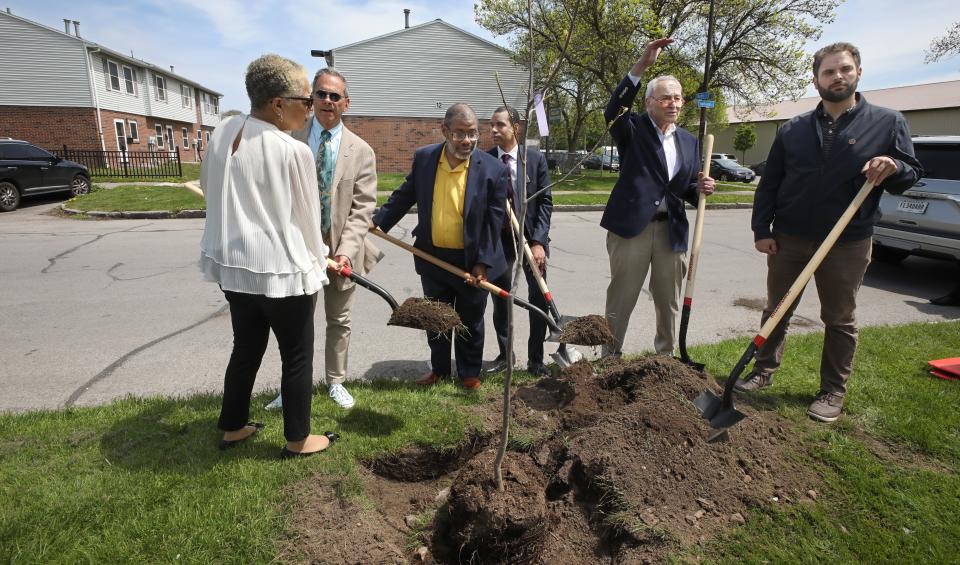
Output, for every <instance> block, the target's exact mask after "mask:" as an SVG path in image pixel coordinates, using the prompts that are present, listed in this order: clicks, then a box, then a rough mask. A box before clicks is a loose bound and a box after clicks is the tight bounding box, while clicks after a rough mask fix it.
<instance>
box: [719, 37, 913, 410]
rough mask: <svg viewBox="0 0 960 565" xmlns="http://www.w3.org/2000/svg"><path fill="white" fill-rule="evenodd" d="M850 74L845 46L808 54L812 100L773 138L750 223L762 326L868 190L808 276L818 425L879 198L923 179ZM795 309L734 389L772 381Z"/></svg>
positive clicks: (885, 114) (903, 140)
mask: <svg viewBox="0 0 960 565" xmlns="http://www.w3.org/2000/svg"><path fill="white" fill-rule="evenodd" d="M860 75H861V68H860V51H859V50H858V49H857V48H856V47H854V46H853V45H851V44H849V43H834V44H831V45H827V46H826V47H824V48H822V49H820V50H819V51H817V52H816V54H814V56H813V84H814V86H816V88H817V91H819V93H820V98H821V99H822V100H821V102H820V104H819V105H818V106H817V108H816V109H815V110H813V111H812V112H807V113H806V114H802V115H800V116H797V117H795V118H793V119H792V120H790V121H789V122H787V123H786V124H784V126H783V127H782V128H780V131H778V132H777V137H776V139H774V142H773V146H772V147H771V148H770V155H769V156H768V157H767V167H766V169H765V171H764V175H763V177H762V178H761V179H760V185H759V186H758V187H757V192H756V197H755V199H754V205H753V219H752V222H751V227H752V229H753V234H754V240H755V246H756V248H757V251H759V252H761V253H765V254H766V255H767V307H766V308H765V309H764V311H763V317H762V321H766V319H767V318H768V317H769V316H770V314H771V312H772V311H773V309H774V308H775V307H776V305H777V304H778V303H779V302H780V299H781V298H782V297H783V296H784V295H785V294H786V293H787V290H788V289H789V288H790V286H791V285H792V284H793V282H794V281H795V280H796V278H797V277H798V276H799V275H800V272H801V271H802V270H803V269H804V267H805V266H806V265H807V263H808V262H809V260H810V258H811V257H812V256H813V254H814V253H815V252H816V250H817V248H818V247H819V246H820V244H821V243H822V242H823V240H824V239H825V238H826V236H827V234H828V233H829V232H830V230H831V229H832V228H833V226H834V225H835V224H836V223H837V220H839V218H840V216H841V215H843V212H844V211H845V210H846V208H847V206H849V205H850V202H851V201H852V200H853V197H854V195H855V194H856V193H857V192H858V191H859V190H860V187H861V186H862V185H863V183H864V182H865V181H871V182H873V183H874V185H876V186H877V189H876V190H874V191H873V192H872V193H871V194H870V195H869V196H868V197H867V199H866V201H865V202H864V203H863V205H862V206H861V208H860V210H859V211H858V212H857V214H856V215H854V217H853V219H852V220H851V221H850V223H849V224H848V225H847V227H846V229H844V231H843V233H842V234H841V235H840V238H839V240H838V241H837V243H836V244H835V245H834V246H833V248H832V249H831V250H830V252H829V253H828V254H827V256H826V257H825V258H824V260H823V262H822V263H821V264H820V266H819V268H817V271H816V273H815V274H814V280H815V281H816V285H817V294H818V295H819V297H820V303H821V310H820V319H821V320H822V321H823V324H824V326H825V327H824V337H823V354H822V357H821V360H820V391H819V392H818V393H817V395H816V398H815V399H814V401H813V403H812V404H811V405H810V407H809V409H808V410H807V414H809V415H810V417H811V418H813V419H815V420H819V421H821V422H833V421H835V420H836V419H837V418H839V417H840V414H841V412H842V411H843V403H844V398H845V395H846V392H847V386H846V383H847V380H848V379H849V378H850V374H851V372H852V371H853V357H854V353H855V352H856V349H857V325H856V316H855V311H856V298H857V291H858V290H859V288H860V284H861V283H862V282H863V275H864V273H865V272H866V270H867V265H868V264H869V263H870V253H871V247H872V245H871V240H872V238H871V236H872V235H873V226H874V224H875V223H876V219H877V216H878V206H879V202H880V194H881V192H882V191H883V190H887V191H888V192H891V193H894V194H899V193H901V192H903V191H904V190H906V189H908V188H910V187H911V186H913V184H914V183H916V182H917V180H919V179H920V177H921V176H922V174H923V169H922V168H921V166H920V162H919V161H917V158H916V157H915V156H914V152H913V143H912V142H911V141H910V131H909V129H908V128H907V123H906V121H905V120H904V118H903V116H902V115H901V114H900V113H899V112H897V111H894V110H890V109H888V108H881V107H879V106H874V105H872V104H869V103H868V102H867V100H866V99H865V98H864V97H863V95H861V94H859V93H858V92H857V83H858V82H859V80H860ZM798 303H799V300H797V301H796V302H795V303H794V304H793V306H792V307H791V308H790V309H789V310H788V311H787V313H786V315H785V316H784V317H783V320H782V321H781V322H780V324H779V325H778V326H777V328H776V329H774V331H773V332H772V333H771V334H770V336H769V338H768V339H767V341H766V342H764V344H763V345H762V346H761V347H760V349H759V350H758V351H757V357H756V363H755V364H754V368H753V371H751V373H750V374H749V375H747V376H746V377H745V378H743V379H742V380H739V381H737V383H736V385H735V390H737V391H739V392H749V391H753V390H758V389H760V388H764V387H766V386H769V385H771V384H772V383H773V374H774V372H775V371H776V370H777V368H778V367H779V366H780V361H781V359H782V357H783V348H784V344H785V340H786V333H787V327H788V325H789V322H790V316H791V315H792V314H793V311H794V309H796V307H797V304H798Z"/></svg>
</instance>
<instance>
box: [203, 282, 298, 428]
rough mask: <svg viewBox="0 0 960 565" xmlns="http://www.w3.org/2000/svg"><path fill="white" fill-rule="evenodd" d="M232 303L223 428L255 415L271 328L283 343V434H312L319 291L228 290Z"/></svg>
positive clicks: (221, 425) (239, 424) (240, 422)
mask: <svg viewBox="0 0 960 565" xmlns="http://www.w3.org/2000/svg"><path fill="white" fill-rule="evenodd" d="M223 294H224V295H226V297H227V302H229V303H230V322H231V323H232V325H233V352H232V353H231V354H230V363H229V364H228V365H227V372H226V375H225V376H224V379H223V405H222V406H221V408H220V420H219V422H218V424H217V425H218V426H219V428H220V429H221V430H225V431H234V430H239V429H241V428H243V426H245V425H246V424H247V422H248V421H249V418H250V395H251V393H252V392H253V383H254V382H255V381H256V379H257V371H258V370H259V369H260V362H261V361H262V360H263V354H264V352H265V351H266V350H267V339H268V338H269V337H270V330H271V329H272V330H273V335H274V336H276V338H277V345H278V346H279V348H280V360H281V363H282V372H281V377H280V394H281V395H282V396H283V436H284V437H285V438H286V439H287V441H300V440H302V439H304V438H305V437H307V436H308V435H309V434H310V403H311V400H312V397H313V313H314V310H315V309H316V306H317V295H316V294H310V295H301V296H290V297H286V298H268V297H266V296H262V295H259V294H244V293H241V292H232V291H229V290H225V291H223Z"/></svg>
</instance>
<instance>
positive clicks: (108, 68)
mask: <svg viewBox="0 0 960 565" xmlns="http://www.w3.org/2000/svg"><path fill="white" fill-rule="evenodd" d="M103 70H104V74H105V75H107V76H106V77H105V80H106V82H107V90H120V67H118V66H117V64H116V63H114V62H113V61H107V60H106V59H104V60H103Z"/></svg>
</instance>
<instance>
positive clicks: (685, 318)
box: [680, 134, 713, 371]
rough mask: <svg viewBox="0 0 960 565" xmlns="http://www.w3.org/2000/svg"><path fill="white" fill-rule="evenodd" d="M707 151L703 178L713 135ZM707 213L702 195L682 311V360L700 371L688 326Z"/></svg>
mask: <svg viewBox="0 0 960 565" xmlns="http://www.w3.org/2000/svg"><path fill="white" fill-rule="evenodd" d="M704 142H705V143H706V149H705V150H704V154H703V176H709V175H710V154H711V153H713V134H710V135H708V136H707V137H706V139H705V140H704ZM706 211H707V196H706V195H705V194H703V193H702V192H701V193H700V196H699V197H698V198H697V222H696V224H694V227H693V244H692V245H691V246H690V266H689V268H688V269H687V286H686V288H685V289H684V291H683V310H681V311H680V360H681V361H683V362H684V363H686V364H687V365H690V366H691V367H693V368H694V369H696V370H698V371H703V366H704V365H703V363H697V362H696V361H694V360H693V359H690V355H688V354H687V324H689V323H690V309H691V308H692V307H693V288H694V281H695V280H696V277H697V267H698V265H699V259H700V239H701V237H702V236H703V216H704V213H705V212H706Z"/></svg>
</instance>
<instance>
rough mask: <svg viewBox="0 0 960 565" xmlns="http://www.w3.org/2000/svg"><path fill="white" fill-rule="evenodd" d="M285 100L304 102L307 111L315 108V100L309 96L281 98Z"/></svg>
mask: <svg viewBox="0 0 960 565" xmlns="http://www.w3.org/2000/svg"><path fill="white" fill-rule="evenodd" d="M280 98H283V99H284V100H299V101H301V102H303V105H304V106H306V107H307V110H310V109H312V108H313V98H309V97H307V96H281V97H280Z"/></svg>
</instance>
